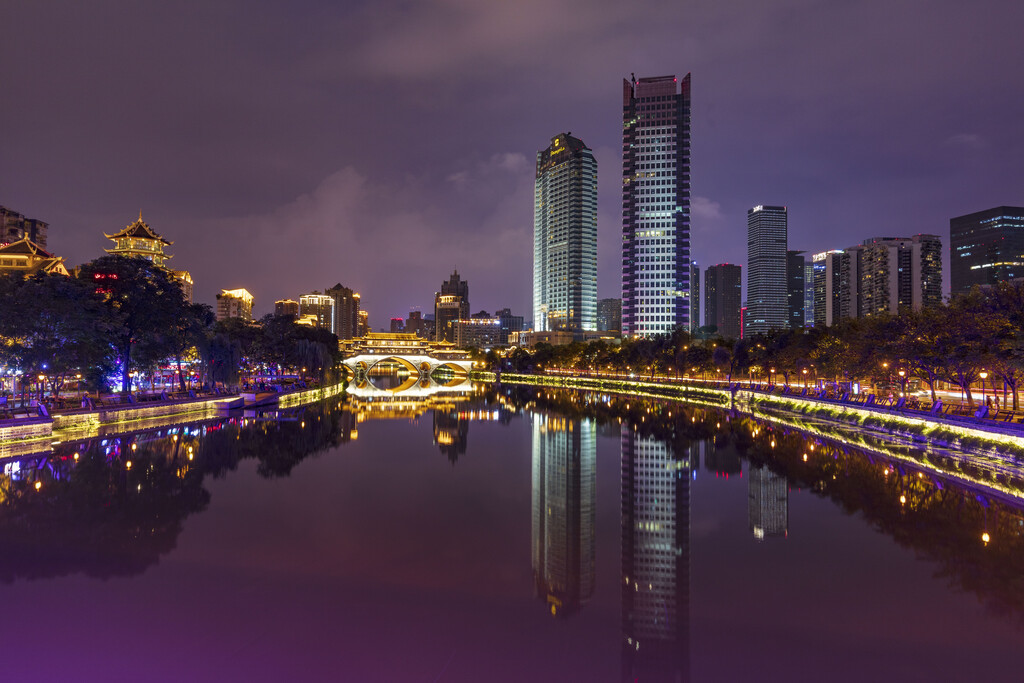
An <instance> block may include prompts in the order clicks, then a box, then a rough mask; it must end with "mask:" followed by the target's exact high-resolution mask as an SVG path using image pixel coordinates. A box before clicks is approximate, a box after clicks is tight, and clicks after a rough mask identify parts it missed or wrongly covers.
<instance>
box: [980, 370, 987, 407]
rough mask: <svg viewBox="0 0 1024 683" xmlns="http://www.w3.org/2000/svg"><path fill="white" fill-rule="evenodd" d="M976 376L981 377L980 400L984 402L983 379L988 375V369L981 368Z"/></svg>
mask: <svg viewBox="0 0 1024 683" xmlns="http://www.w3.org/2000/svg"><path fill="white" fill-rule="evenodd" d="M978 377H981V402H982V403H984V402H985V379H986V378H987V377H988V371H987V370H982V371H981V372H979V373H978Z"/></svg>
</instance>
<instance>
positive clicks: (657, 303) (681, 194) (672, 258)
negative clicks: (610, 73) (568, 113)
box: [622, 74, 690, 336]
mask: <svg viewBox="0 0 1024 683" xmlns="http://www.w3.org/2000/svg"><path fill="white" fill-rule="evenodd" d="M677 326H682V327H683V328H685V329H690V74H687V75H686V77H684V78H683V79H682V80H681V81H680V80H679V79H677V78H676V77H675V76H660V77H656V78H640V79H637V78H636V77H631V78H630V79H629V80H623V82H622V333H623V335H641V336H649V335H654V334H662V333H667V332H671V331H672V330H673V329H674V328H676V327H677Z"/></svg>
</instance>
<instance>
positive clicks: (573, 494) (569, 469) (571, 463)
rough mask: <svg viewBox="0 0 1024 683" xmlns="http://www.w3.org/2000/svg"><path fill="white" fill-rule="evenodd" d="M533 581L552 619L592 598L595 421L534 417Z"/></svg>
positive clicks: (594, 572) (595, 511) (549, 416)
mask: <svg viewBox="0 0 1024 683" xmlns="http://www.w3.org/2000/svg"><path fill="white" fill-rule="evenodd" d="M531 421H532V423H533V461H532V483H533V496H532V511H533V515H532V525H531V531H532V534H531V535H532V540H533V543H532V545H533V557H532V563H533V577H534V586H535V590H536V594H537V597H538V598H540V599H541V600H543V601H544V603H545V604H546V605H547V609H548V611H549V612H550V613H551V615H552V616H555V617H558V616H568V615H570V614H572V613H574V612H576V611H578V610H579V609H580V607H581V605H583V603H585V602H586V600H587V599H588V598H589V597H590V596H591V595H593V593H594V583H595V575H596V571H595V560H596V553H595V547H596V545H595V533H594V529H595V524H594V522H595V515H596V513H597V509H596V503H595V500H596V492H597V485H596V481H597V429H596V426H595V424H594V422H593V420H572V419H567V418H564V417H561V416H554V415H545V414H541V413H534V414H533V415H532V416H531Z"/></svg>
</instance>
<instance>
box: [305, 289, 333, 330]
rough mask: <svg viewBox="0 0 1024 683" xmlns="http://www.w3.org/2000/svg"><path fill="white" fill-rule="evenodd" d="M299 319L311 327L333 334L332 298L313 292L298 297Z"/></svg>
mask: <svg viewBox="0 0 1024 683" xmlns="http://www.w3.org/2000/svg"><path fill="white" fill-rule="evenodd" d="M299 317H300V318H305V319H307V320H309V322H310V323H311V324H312V326H313V327H317V328H319V329H321V330H328V331H330V332H334V298H333V297H330V296H328V295H327V294H321V293H320V292H318V291H314V292H312V293H310V294H303V295H302V296H300V297H299Z"/></svg>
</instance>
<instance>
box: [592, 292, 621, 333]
mask: <svg viewBox="0 0 1024 683" xmlns="http://www.w3.org/2000/svg"><path fill="white" fill-rule="evenodd" d="M597 331H598V332H621V331H622V299H611V298H609V299H601V300H600V301H598V302H597Z"/></svg>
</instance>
